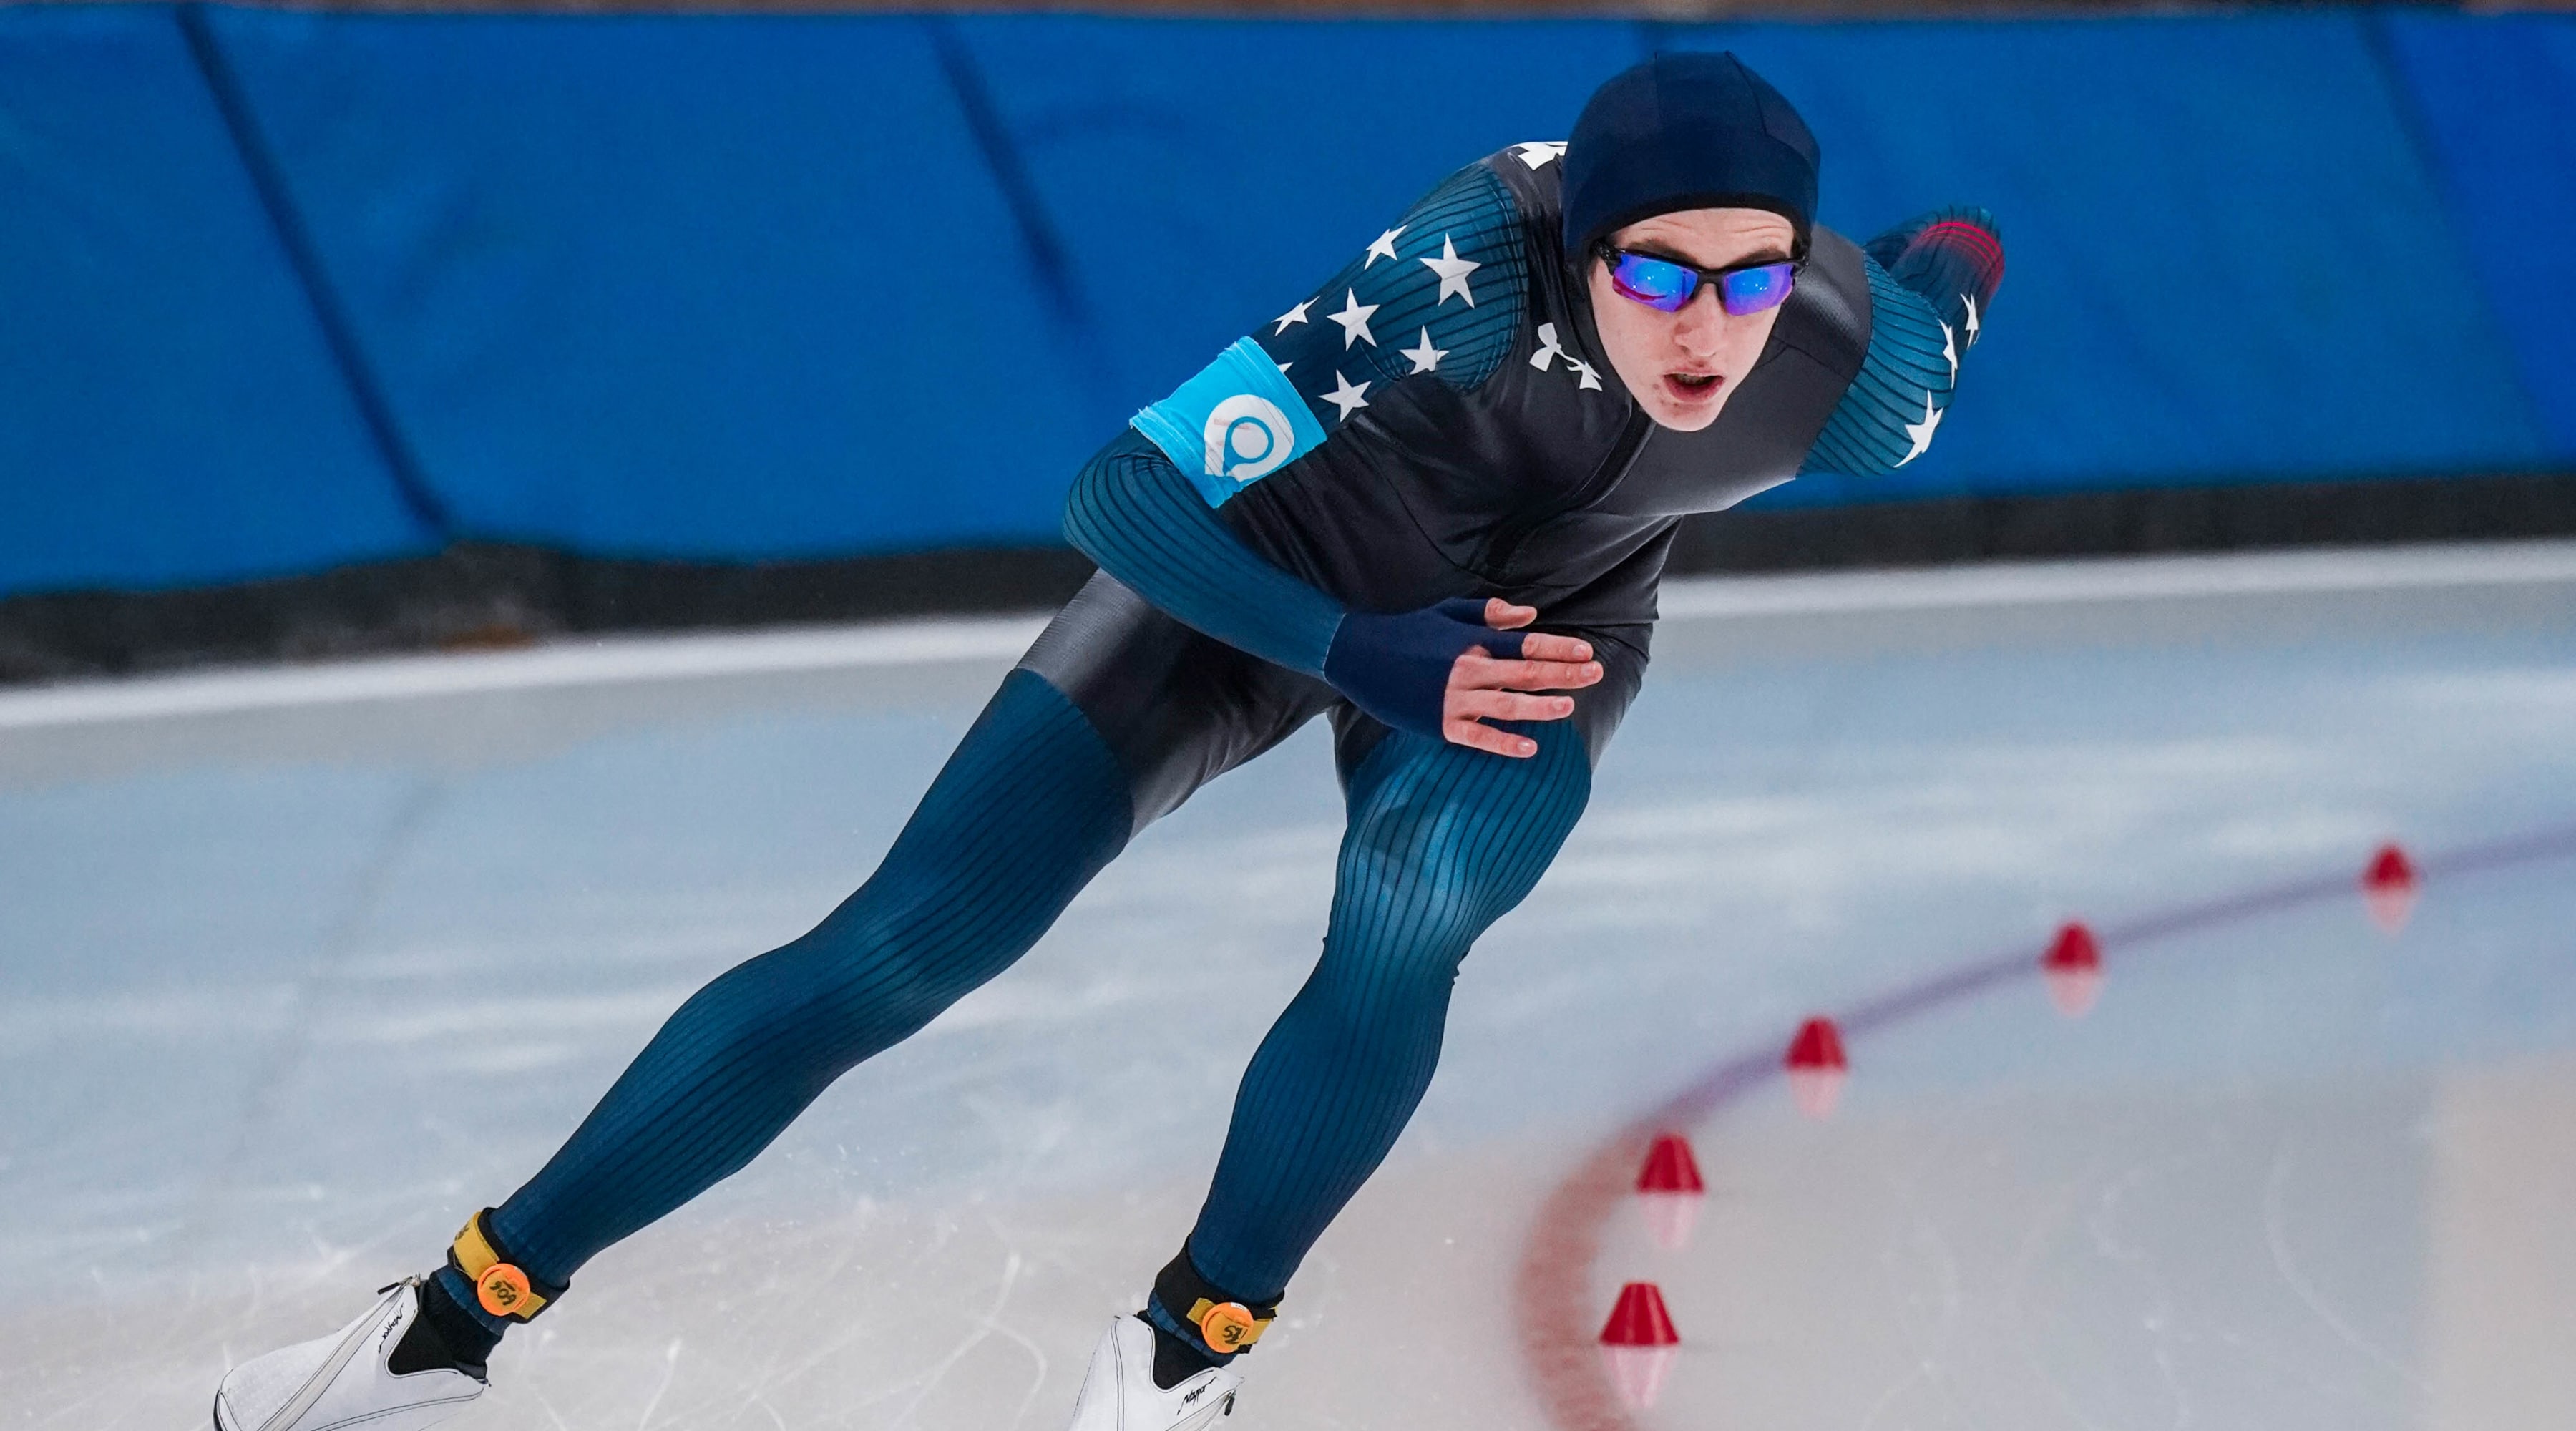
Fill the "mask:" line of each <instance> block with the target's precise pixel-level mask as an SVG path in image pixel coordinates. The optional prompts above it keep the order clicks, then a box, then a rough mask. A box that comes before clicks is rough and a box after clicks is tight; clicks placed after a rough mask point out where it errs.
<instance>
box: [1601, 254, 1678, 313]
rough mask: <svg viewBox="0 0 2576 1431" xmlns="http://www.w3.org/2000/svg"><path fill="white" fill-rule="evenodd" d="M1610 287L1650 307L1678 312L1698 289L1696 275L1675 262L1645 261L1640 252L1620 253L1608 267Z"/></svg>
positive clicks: (1646, 258)
mask: <svg viewBox="0 0 2576 1431" xmlns="http://www.w3.org/2000/svg"><path fill="white" fill-rule="evenodd" d="M1610 286H1611V287H1613V288H1616V289H1618V290H1619V293H1620V296H1622V297H1625V298H1633V299H1635V300H1636V301H1638V302H1639V303H1643V304H1645V305H1646V306H1647V307H1649V308H1660V309H1662V310H1663V311H1664V312H1666V313H1678V312H1680V311H1681V307H1682V305H1683V304H1685V303H1688V302H1690V299H1691V294H1692V293H1694V292H1696V291H1698V289H1699V275H1698V274H1697V273H1694V272H1692V271H1691V270H1689V269H1687V268H1684V267H1682V266H1681V265H1680V264H1678V263H1666V262H1664V261H1663V260H1662V259H1660V258H1648V257H1646V256H1645V255H1644V254H1642V253H1623V254H1621V255H1619V257H1618V261H1617V262H1615V263H1613V264H1611V265H1610Z"/></svg>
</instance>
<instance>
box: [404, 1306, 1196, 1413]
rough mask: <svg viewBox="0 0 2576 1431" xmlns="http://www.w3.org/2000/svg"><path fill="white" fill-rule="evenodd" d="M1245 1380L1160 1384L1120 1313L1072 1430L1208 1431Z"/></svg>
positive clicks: (1138, 1322) (1094, 1357) (1134, 1329)
mask: <svg viewBox="0 0 2576 1431" xmlns="http://www.w3.org/2000/svg"><path fill="white" fill-rule="evenodd" d="M1242 1385H1243V1376H1242V1374H1241V1373H1240V1372H1236V1371H1232V1370H1229V1369H1228V1368H1225V1367H1222V1366H1204V1367H1201V1368H1200V1369H1199V1370H1198V1371H1197V1372H1195V1373H1193V1374H1192V1375H1189V1376H1185V1377H1183V1378H1181V1379H1180V1380H1178V1381H1176V1382H1174V1383H1173V1384H1172V1385H1171V1386H1170V1387H1168V1388H1166V1387H1162V1386H1158V1385H1156V1384H1155V1382H1154V1329H1153V1327H1152V1326H1150V1325H1148V1324H1147V1323H1146V1321H1145V1319H1144V1318H1143V1317H1140V1316H1125V1317H1120V1318H1119V1319H1118V1320H1116V1321H1114V1322H1111V1323H1110V1324H1109V1330H1108V1331H1107V1332H1106V1333H1104V1334H1103V1335H1102V1336H1101V1338H1100V1345H1099V1346H1098V1347H1096V1348H1094V1349H1093V1351H1092V1353H1091V1370H1090V1371H1089V1372H1087V1373H1085V1374H1084V1376H1083V1378H1082V1394H1081V1395H1079V1396H1077V1397H1075V1398H1074V1399H1073V1425H1072V1427H1071V1428H1070V1431H1204V1428H1206V1427H1209V1426H1213V1425H1215V1424H1216V1423H1217V1422H1218V1421H1219V1420H1220V1419H1222V1418H1224V1417H1227V1416H1231V1415H1233V1414H1234V1393H1235V1389H1236V1388H1237V1387H1240V1386H1242ZM370 1431H373V1428H370Z"/></svg>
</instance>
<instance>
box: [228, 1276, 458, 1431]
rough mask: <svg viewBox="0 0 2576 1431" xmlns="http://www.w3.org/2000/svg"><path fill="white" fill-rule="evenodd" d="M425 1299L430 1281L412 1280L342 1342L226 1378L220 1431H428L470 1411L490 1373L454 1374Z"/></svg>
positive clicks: (337, 1335)
mask: <svg viewBox="0 0 2576 1431" xmlns="http://www.w3.org/2000/svg"><path fill="white" fill-rule="evenodd" d="M420 1295H421V1281H420V1279H419V1278H417V1277H406V1278H404V1279H403V1280H402V1281H400V1282H396V1283H395V1284H393V1285H392V1286H390V1287H387V1288H385V1289H384V1293H383V1295H381V1296H379V1297H378V1298H377V1299H376V1305H375V1306H373V1307H371V1308H369V1309H368V1310H367V1312H366V1314H365V1315H364V1316H361V1317H359V1318H358V1319H357V1320H356V1321H354V1322H351V1323H350V1324H349V1325H347V1326H345V1327H342V1328H341V1329H340V1330H338V1331H337V1332H334V1333H332V1334H331V1335H329V1336H327V1337H324V1338H322V1339H321V1340H319V1341H310V1342H304V1343H301V1344H299V1345H296V1346H291V1347H287V1348H286V1349H284V1350H282V1351H273V1352H270V1353H269V1354H268V1355H266V1356H263V1357H257V1358H254V1359H253V1360H250V1361H246V1362H243V1363H242V1364H241V1365H239V1366H237V1367H234V1368H233V1369H232V1370H231V1371H228V1372H226V1373H224V1379H223V1383H222V1384H221V1385H219V1386H217V1387H216V1388H215V1431H336V1429H337V1428H342V1427H347V1428H359V1427H363V1428H364V1431H419V1428H421V1427H425V1426H434V1425H436V1424H437V1423H439V1422H441V1421H444V1420H446V1419H447V1418H448V1417H450V1416H453V1415H455V1414H456V1413H457V1412H458V1411H461V1410H463V1409H464V1407H465V1404H466V1403H467V1402H469V1401H472V1400H473V1399H474V1398H475V1397H478V1396H480V1395H482V1394H483V1378H482V1377H481V1376H479V1375H475V1374H474V1372H479V1371H480V1370H481V1369H482V1368H480V1367H476V1368H474V1372H469V1371H465V1370H461V1369H458V1368H456V1367H455V1366H453V1365H449V1364H446V1362H447V1360H448V1359H447V1357H446V1355H445V1351H444V1348H443V1347H438V1346H436V1345H435V1343H434V1339H433V1338H432V1337H431V1336H430V1330H431V1329H430V1328H429V1327H427V1326H426V1325H420V1322H419V1319H420ZM416 1325H419V1327H420V1334H419V1335H417V1336H412V1337H408V1338H407V1337H406V1336H405V1333H407V1332H411V1331H412V1330H413V1328H414V1327H415V1326H416ZM425 1349H426V1353H427V1354H426V1355H424V1351H425Z"/></svg>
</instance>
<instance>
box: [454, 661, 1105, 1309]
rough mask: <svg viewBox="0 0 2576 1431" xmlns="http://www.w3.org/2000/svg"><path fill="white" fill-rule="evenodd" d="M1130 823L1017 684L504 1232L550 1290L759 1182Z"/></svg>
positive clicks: (550, 1171)
mask: <svg viewBox="0 0 2576 1431" xmlns="http://www.w3.org/2000/svg"><path fill="white" fill-rule="evenodd" d="M1129 823H1130V820H1129V809H1128V794H1127V781H1126V777H1125V775H1124V774H1123V773H1122V772H1121V770H1120V769H1119V766H1118V763H1117V761H1116V760H1115V759H1114V758H1113V757H1112V756H1111V754H1110V751H1109V748H1108V746H1107V745H1106V744H1105V743H1103V741H1102V740H1101V738H1100V736H1099V735H1098V734H1097V733H1096V732H1095V731H1094V730H1093V729H1092V727H1091V724H1090V722H1089V721H1088V720H1086V719H1085V718H1084V717H1083V715H1082V713H1081V712H1080V711H1079V710H1077V709H1076V708H1075V707H1074V705H1073V704H1072V703H1071V702H1070V701H1068V700H1066V699H1065V698H1064V696H1062V695H1061V694H1059V693H1058V692H1057V691H1056V689H1055V688H1054V687H1053V686H1050V685H1048V684H1047V683H1046V682H1045V681H1044V680H1043V679H1041V678H1040V677H1038V676H1035V675H1033V674H1031V673H1029V672H1026V671H1014V672H1012V673H1011V674H1010V675H1009V676H1007V677H1005V678H1004V680H1003V682H1002V688H1001V689H1000V690H999V691H998V692H996V693H995V694H994V697H993V699H992V702H991V703H990V704H989V705H987V706H986V707H985V708H984V713H983V714H982V715H981V716H980V717H978V718H977V720H976V722H975V725H974V728H973V729H972V730H971V731H969V732H968V733H967V736H966V739H965V740H964V742H963V743H961V744H960V745H959V746H958V748H957V752H956V753H955V754H954V755H952V756H950V757H949V760H948V764H947V766H946V768H944V769H943V770H941V771H940V773H939V778H938V779H937V780H935V781H934V782H932V784H931V787H930V791H929V793H928V794H926V795H924V796H923V797H922V801H921V805H920V808H919V809H917V810H916V811H914V813H913V817H912V820H911V822H910V823H908V824H907V825H905V826H904V830H903V833H902V834H901V835H900V836H898V837H897V838H896V840H895V842H894V847H893V848H892V849H891V850H889V851H888V852H887V854H886V857H885V861H884V863H883V864H881V865H879V866H878V868H877V872H876V874H875V875H874V876H873V877H871V878H870V879H869V880H868V882H867V883H866V884H865V885H863V886H862V887H861V888H860V889H859V891H858V893H856V894H853V895H851V896H850V897H849V899H848V900H846V901H844V902H843V903H842V905H841V907H840V908H838V909H836V910H834V911H833V912H832V914H831V917H830V918H828V919H826V920H824V921H823V923H822V924H821V925H819V926H818V927H816V928H815V929H814V931H813V932H812V933H810V934H807V935H805V936H804V937H803V938H801V939H798V940H796V941H795V942H794V943H792V944H788V945H786V946H784V947H783V948H780V949H776V950H773V951H772V952H770V953H767V954H763V955H761V956H760V957H758V958H756V959H752V960H750V961H748V962H746V963H743V964H741V965H738V966H736V967H735V968H733V969H732V970H730V971H729V972H727V973H725V974H723V975H722V976H720V977H718V978H717V979H716V980H715V981H713V982H712V983H710V984H708V985H707V986H706V987H705V988H703V989H700V990H699V991H698V992H697V993H696V994H695V995H693V996H691V997H690V999H689V1001H688V1002H687V1003H685V1004H682V1005H681V1006H680V1009H679V1011H678V1012H677V1013H674V1014H673V1015H671V1018H670V1021H669V1022H667V1023H665V1024H664V1025H663V1026H662V1029H661V1032H659V1033H658V1034H656V1035H654V1037H653V1041H652V1042H651V1043H650V1044H648V1045H646V1046H645V1049H644V1051H643V1053H641V1054H639V1055H637V1057H636V1059H635V1061H634V1063H632V1064H630V1065H628V1067H627V1069H626V1072H625V1073H624V1074H623V1075H622V1076H620V1077H619V1078H618V1080H617V1082H616V1084H615V1085H614V1086H612V1087H611V1088H610V1089H609V1090H608V1094H607V1096H606V1097H604V1098H602V1099H601V1100H600V1102H599V1106H598V1107H597V1108H595V1109H593V1110H592V1111H591V1114H590V1116H589V1117H588V1118H586V1119H584V1120H583V1122H582V1124H581V1127H580V1128H579V1129H578V1130H576V1131H575V1132H574V1133H573V1135H572V1138H571V1140H570V1141H569V1142H567V1143H565V1144H564V1146H563V1148H562V1150H561V1151H559V1152H557V1153H556V1154H555V1156H554V1158H553V1159H552V1160H551V1161H549V1162H548V1163H547V1164H546V1166H545V1168H544V1169H543V1170H542V1171H540V1172H539V1173H538V1174H537V1175H536V1177H535V1178H533V1179H531V1180H530V1181H529V1182H528V1185H527V1186H525V1187H523V1188H521V1189H519V1191H518V1192H517V1193H515V1194H513V1195H512V1196H511V1198H510V1200H509V1201H508V1202H506V1203H503V1204H502V1205H501V1206H500V1208H499V1209H497V1210H496V1211H495V1212H494V1213H493V1216H492V1228H493V1231H494V1232H495V1233H496V1234H497V1235H498V1236H499V1238H500V1239H501V1240H502V1241H504V1242H505V1243H507V1244H508V1245H509V1246H510V1247H511V1248H512V1249H513V1250H514V1251H515V1252H516V1253H517V1254H518V1255H519V1257H520V1258H521V1259H522V1262H523V1264H524V1265H525V1267H526V1269H527V1270H528V1272H529V1273H530V1274H532V1275H533V1276H535V1277H537V1278H539V1279H540V1280H543V1281H549V1282H568V1281H570V1280H571V1278H572V1275H573V1273H574V1272H575V1271H577V1270H578V1269H579V1268H580V1267H581V1265H582V1264H583V1263H584V1262H587V1261H589V1260H590V1258H591V1257H592V1256H593V1255H594V1254H596V1253H597V1252H598V1251H599V1250H600V1249H601V1248H603V1247H606V1246H608V1245H609V1244H610V1243H612V1242H615V1241H617V1240H618V1239H619V1238H622V1237H624V1236H626V1235H627V1234H628V1233H631V1232H633V1231H635V1230H636V1229H637V1228H640V1227H643V1226H644V1225H646V1224H647V1223H650V1222H652V1221H653V1220H654V1219H656V1218H659V1217H661V1216H662V1215H663V1214H664V1213H667V1212H669V1211H670V1210H671V1209H673V1208H676V1207H678V1206H679V1205H680V1204H682V1203H684V1202H687V1201H688V1200H689V1199H690V1198H692V1197H695V1196H697V1194H698V1193H700V1192H702V1191H704V1190H705V1189H706V1188H708V1187H710V1186H712V1185H713V1184H714V1183H716V1182H717V1181H719V1180H720V1179H722V1178H724V1177H725V1176H726V1175H728V1174H730V1173H732V1172H734V1171H735V1170H736V1169H739V1168H741V1167H742V1166H743V1165H744V1164H746V1163H748V1162H750V1161H751V1160H752V1158H753V1156H754V1155H756V1154H758V1153H759V1152H760V1150H761V1149H763V1148H765V1147H767V1146H769V1143H770V1141H771V1140H772V1139H774V1138H776V1137H777V1136H778V1134H779V1132H780V1131H781V1130H783V1129H784V1128H786V1126H787V1125H788V1123H789V1122H790V1121H792V1120H793V1119H794V1118H795V1117H796V1115H797V1114H798V1113H800V1112H803V1111H804V1109H805V1106H806V1105H807V1104H809V1103H811V1102H813V1101H814V1099H815V1097H816V1096H817V1095H819V1094H821V1093H822V1091H823V1090H824V1088H826V1087H827V1086H829V1085H830V1084H831V1082H832V1081H833V1080H834V1079H836V1078H838V1077H840V1075H841V1074H842V1073H843V1072H845V1071H847V1070H848V1069H849V1068H851V1067H852V1066H853V1065H855V1064H857V1063H858V1062H859V1061H860V1060H862V1059H865V1058H867V1057H868V1056H869V1055H871V1054H874V1053H876V1052H877V1051H879V1050H880V1049H883V1048H886V1047H888V1046H889V1045H892V1044H894V1043H896V1042H897V1041H899V1040H901V1039H902V1038H904V1037H905V1036H906V1035H908V1034H910V1033H912V1032H913V1031H914V1030H916V1029H918V1028H920V1027H921V1026H922V1025H924V1024H926V1023H928V1022H930V1020H931V1019H932V1018H933V1017H934V1016H936V1015H937V1014H938V1013H939V1012H940V1010H942V1009H945V1008H947V1007H948V1006H949V1005H950V1004H952V1003H955V1002H956V1001H957V1000H958V999H959V998H962V997H963V996H964V995H965V994H966V993H967V992H968V991H969V990H971V989H973V988H975V987H976V986H977V985H979V984H981V983H983V982H984V981H985V980H987V979H990V978H992V977H993V976H994V975H996V974H998V973H1000V972H1002V971H1003V970H1004V969H1006V968H1009V967H1010V965H1011V964H1012V963H1013V962H1014V961H1015V960H1017V959H1018V958H1019V957H1020V956H1021V955H1022V954H1023V953H1026V952H1027V951H1028V949H1029V946H1031V945H1032V944H1035V943H1036V942H1037V939H1038V936H1039V935H1040V934H1043V933H1044V932H1046V929H1047V926H1048V925H1050V924H1052V923H1054V921H1055V918H1056V916H1057V915H1058V914H1059V913H1061V912H1062V911H1063V909H1064V907H1065V905H1066V904H1067V903H1068V902H1070V901H1071V900H1072V898H1073V896H1074V895H1075V893H1076V892H1078V891H1079V890H1080V889H1081V888H1082V887H1083V885H1084V884H1086V883H1088V882H1089V881H1090V879H1091V877H1092V876H1093V875H1094V874H1097V873H1098V872H1099V871H1100V869H1101V867H1102V866H1104V865H1106V864H1107V863H1108V862H1109V861H1110V860H1111V859H1112V858H1113V857H1115V856H1116V855H1117V853H1118V851H1119V849H1120V848H1121V847H1123V846H1124V845H1125V843H1126V840H1127V836H1128V830H1129ZM470 1295H471V1294H470V1293H468V1294H467V1296H468V1297H469V1298H470ZM467 1305H469V1306H470V1305H471V1303H470V1301H469V1302H468V1303H467Z"/></svg>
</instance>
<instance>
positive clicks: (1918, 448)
mask: <svg viewBox="0 0 2576 1431" xmlns="http://www.w3.org/2000/svg"><path fill="white" fill-rule="evenodd" d="M1943 411H1944V409H1941V408H1937V407H1934V406H1933V405H1932V395H1931V394H1930V393H1925V394H1924V395H1923V420H1922V421H1921V422H1909V423H1907V424H1905V436H1906V439H1907V440H1908V441H1910V442H1912V443H1913V444H1914V445H1913V446H1912V447H1909V448H1907V449H1906V452H1905V455H1904V456H1902V457H1900V458H1898V459H1896V465H1897V466H1899V467H1902V466H1904V465H1905V464H1906V463H1908V462H1911V461H1913V460H1914V459H1915V458H1917V457H1920V456H1922V455H1923V454H1924V453H1925V452H1927V451H1930V450H1931V447H1932V434H1933V432H1934V431H1936V430H1938V429H1939V427H1940V426H1941V414H1942V412H1943Z"/></svg>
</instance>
